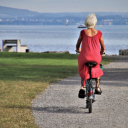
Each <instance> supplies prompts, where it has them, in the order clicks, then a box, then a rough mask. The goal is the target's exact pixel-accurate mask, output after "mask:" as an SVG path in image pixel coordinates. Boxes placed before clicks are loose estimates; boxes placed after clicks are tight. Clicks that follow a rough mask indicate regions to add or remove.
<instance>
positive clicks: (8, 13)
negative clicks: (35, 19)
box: [0, 6, 40, 18]
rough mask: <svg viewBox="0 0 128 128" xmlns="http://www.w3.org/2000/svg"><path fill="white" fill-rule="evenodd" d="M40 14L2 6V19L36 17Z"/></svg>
mask: <svg viewBox="0 0 128 128" xmlns="http://www.w3.org/2000/svg"><path fill="white" fill-rule="evenodd" d="M38 14H40V13H38V12H33V11H29V10H25V9H16V8H9V7H3V6H0V17H2V18H7V17H8V18H12V17H26V16H35V15H38Z"/></svg>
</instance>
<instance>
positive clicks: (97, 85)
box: [95, 77, 102, 94]
mask: <svg viewBox="0 0 128 128" xmlns="http://www.w3.org/2000/svg"><path fill="white" fill-rule="evenodd" d="M99 82H100V77H98V78H96V90H95V93H96V94H101V93H102V90H101V88H100V86H99Z"/></svg>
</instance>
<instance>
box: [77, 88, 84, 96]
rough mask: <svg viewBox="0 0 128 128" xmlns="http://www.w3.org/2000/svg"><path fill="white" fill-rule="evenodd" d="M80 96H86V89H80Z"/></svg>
mask: <svg viewBox="0 0 128 128" xmlns="http://www.w3.org/2000/svg"><path fill="white" fill-rule="evenodd" d="M78 97H79V98H85V90H84V89H80V91H79V94H78Z"/></svg>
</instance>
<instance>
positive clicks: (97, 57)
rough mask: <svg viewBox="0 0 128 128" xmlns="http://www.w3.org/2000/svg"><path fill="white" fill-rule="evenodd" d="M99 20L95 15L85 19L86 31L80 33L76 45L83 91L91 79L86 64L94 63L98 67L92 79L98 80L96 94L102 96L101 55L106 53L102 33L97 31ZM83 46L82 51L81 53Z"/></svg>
mask: <svg viewBox="0 0 128 128" xmlns="http://www.w3.org/2000/svg"><path fill="white" fill-rule="evenodd" d="M96 23H97V18H96V16H95V14H94V13H92V14H89V15H88V16H87V17H86V19H85V26H86V28H87V29H84V30H82V31H81V32H80V36H79V38H78V41H77V44H76V51H77V52H80V54H79V57H78V71H79V75H80V77H81V89H80V90H83V89H84V87H85V83H86V80H87V79H89V68H88V67H87V66H85V63H86V62H89V61H93V62H96V63H97V65H96V66H95V67H93V68H92V78H96V93H97V94H101V92H102V91H101V89H100V87H99V77H100V76H102V75H103V71H102V70H101V69H100V66H99V64H100V62H101V55H102V54H103V53H104V51H105V45H104V40H103V36H102V32H101V31H99V30H96V29H95V26H96ZM80 45H81V51H79V49H80Z"/></svg>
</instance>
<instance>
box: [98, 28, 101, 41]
mask: <svg viewBox="0 0 128 128" xmlns="http://www.w3.org/2000/svg"><path fill="white" fill-rule="evenodd" d="M101 36H102V32H101V31H99V30H98V37H99V39H100V38H101Z"/></svg>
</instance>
